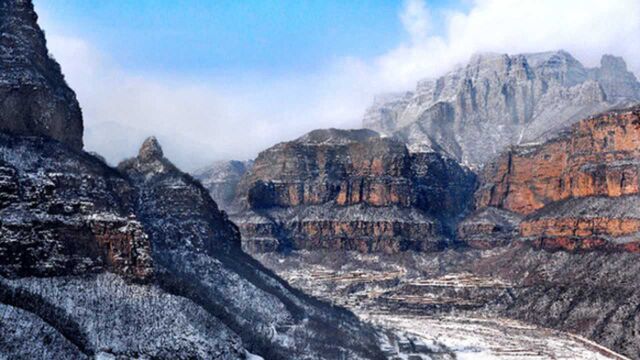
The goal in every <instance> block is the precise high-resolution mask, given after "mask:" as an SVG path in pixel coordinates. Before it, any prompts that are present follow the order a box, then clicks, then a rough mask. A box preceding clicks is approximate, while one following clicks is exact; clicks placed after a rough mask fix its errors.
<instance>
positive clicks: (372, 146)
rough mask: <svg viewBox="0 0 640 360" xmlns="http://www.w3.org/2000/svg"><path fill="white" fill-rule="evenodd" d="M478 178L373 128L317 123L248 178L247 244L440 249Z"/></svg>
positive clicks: (242, 192)
mask: <svg viewBox="0 0 640 360" xmlns="http://www.w3.org/2000/svg"><path fill="white" fill-rule="evenodd" d="M474 186H475V177H474V175H473V174H472V173H471V172H470V171H468V170H466V169H463V168H461V167H460V166H459V165H458V164H457V163H456V162H455V161H451V160H448V159H446V158H444V157H442V156H441V155H439V154H437V153H410V152H409V151H408V149H407V148H406V146H405V145H403V144H402V143H401V142H398V141H396V140H393V139H390V138H381V137H380V136H379V135H378V134H377V133H375V132H373V131H370V130H335V129H329V130H316V131H313V132H311V133H309V134H307V135H305V136H303V137H301V138H299V139H297V140H294V141H291V142H286V143H281V144H278V145H276V146H274V147H272V148H270V149H267V150H265V151H264V152H262V153H260V155H259V156H258V158H257V159H256V160H255V163H254V166H253V168H252V169H251V170H250V171H249V172H247V173H246V174H245V175H244V176H243V178H242V180H241V181H240V183H239V185H238V191H237V200H236V201H237V202H238V203H239V204H240V206H241V207H242V208H243V211H241V212H239V213H237V214H234V216H233V220H234V221H235V222H236V223H237V224H238V225H239V226H240V229H241V231H242V234H243V241H244V243H245V248H246V249H247V250H250V251H265V250H273V249H278V248H280V249H283V248H306V249H316V248H325V249H333V250H338V249H343V250H344V249H348V250H359V251H362V252H371V251H374V252H375V251H384V252H397V251H403V250H409V249H415V250H435V249H438V248H440V247H441V246H442V245H443V242H444V241H445V236H446V235H447V231H448V229H449V225H450V223H449V222H448V221H445V219H447V220H449V219H455V218H456V216H458V215H459V214H461V213H463V212H464V211H465V210H466V205H468V204H469V199H470V196H471V194H472V192H473V189H474Z"/></svg>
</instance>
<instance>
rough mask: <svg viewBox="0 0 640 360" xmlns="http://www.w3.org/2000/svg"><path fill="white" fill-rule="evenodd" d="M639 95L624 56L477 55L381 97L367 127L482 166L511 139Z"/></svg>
mask: <svg viewBox="0 0 640 360" xmlns="http://www.w3.org/2000/svg"><path fill="white" fill-rule="evenodd" d="M637 101H640V83H639V82H638V81H637V79H636V78H635V76H634V75H633V73H631V72H629V71H628V70H627V68H626V64H625V62H624V60H623V59H622V58H619V57H614V56H611V55H605V56H603V57H602V61H601V65H600V67H598V68H586V67H584V66H583V65H582V64H581V63H580V62H579V61H577V60H576V59H575V58H573V57H572V56H571V55H570V54H569V53H567V52H565V51H554V52H545V53H532V54H519V55H511V56H510V55H506V54H478V55H475V56H474V57H472V58H471V60H470V61H469V63H468V64H466V65H465V66H462V67H459V68H458V69H455V70H453V71H451V72H449V73H448V74H446V75H444V76H442V77H439V78H437V79H426V80H422V81H420V82H418V85H417V87H416V90H415V91H413V92H405V93H400V94H389V95H385V96H381V97H379V98H377V99H376V100H375V101H374V104H373V105H372V106H371V107H370V108H369V109H368V110H367V112H366V114H365V116H364V119H363V126H364V127H365V128H370V129H373V130H376V131H380V132H381V133H383V134H388V135H392V136H395V137H397V138H399V139H401V140H403V141H405V142H407V144H409V145H410V147H411V148H412V149H416V150H417V149H423V150H424V149H434V150H438V151H443V152H445V153H447V154H449V155H450V156H451V157H453V158H455V159H457V160H459V161H461V162H462V163H464V164H467V165H469V166H471V167H474V168H479V167H481V166H482V165H484V164H485V163H487V162H488V161H490V160H491V159H492V158H493V157H494V156H496V155H498V154H499V153H501V152H502V151H503V150H504V149H505V148H506V147H508V146H509V145H512V144H521V143H526V142H531V141H540V140H541V139H542V140H544V139H546V138H547V137H548V136H550V135H553V134H554V133H556V132H557V131H559V130H561V129H562V128H564V127H566V126H568V125H570V124H572V123H573V122H575V121H578V120H580V119H582V118H584V117H587V116H589V115H593V114H596V113H599V112H601V111H605V110H607V109H610V108H612V107H616V106H623V105H625V104H627V105H630V104H632V103H634V102H637Z"/></svg>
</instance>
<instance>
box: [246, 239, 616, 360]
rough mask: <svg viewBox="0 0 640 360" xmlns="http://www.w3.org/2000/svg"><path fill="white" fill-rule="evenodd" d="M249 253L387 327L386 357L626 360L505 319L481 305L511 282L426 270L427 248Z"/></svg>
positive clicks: (430, 260) (429, 263) (574, 338)
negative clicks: (388, 253) (383, 253)
mask: <svg viewBox="0 0 640 360" xmlns="http://www.w3.org/2000/svg"><path fill="white" fill-rule="evenodd" d="M255 256H256V258H257V259H258V260H259V261H261V262H262V263H263V264H265V265H266V266H267V267H269V268H271V269H272V270H274V271H275V272H276V273H277V274H278V275H280V276H281V277H283V278H284V279H286V280H287V281H289V282H290V284H291V285H293V286H294V287H297V288H299V289H301V290H303V291H305V292H307V293H309V294H311V295H313V296H316V297H318V298H321V299H324V300H326V301H329V302H331V303H333V304H335V305H339V306H344V307H347V308H348V309H350V310H351V311H353V312H354V313H356V314H357V315H358V316H359V317H360V318H361V319H363V320H365V321H368V322H371V323H373V324H375V325H379V326H380V327H381V328H386V329H390V330H389V331H387V337H386V338H384V339H383V342H387V343H386V344H385V345H384V346H383V349H385V352H386V353H387V354H388V355H390V357H391V358H392V359H396V358H397V359H409V360H414V359H415V360H418V359H501V360H505V359H514V360H515V359H594V360H596V359H627V358H626V357H624V356H622V355H619V354H617V353H615V352H613V351H611V350H609V349H607V348H605V347H603V346H600V345H598V344H596V343H595V342H592V341H590V340H587V339H586V338H584V337H581V336H578V335H574V334H572V333H569V332H565V331H559V330H552V329H548V328H545V327H541V326H536V325H531V324H529V323H527V322H523V321H518V320H512V319H509V318H507V317H506V316H504V315H503V314H502V313H500V311H498V310H496V309H495V308H496V306H492V305H489V304H490V303H492V302H494V301H495V300H496V299H499V298H501V297H504V295H505V293H507V294H508V293H510V291H511V289H514V288H517V287H518V286H519V285H518V284H513V283H511V282H510V281H509V280H507V279H500V278H497V277H489V276H478V275H472V274H471V273H470V272H465V271H460V272H457V273H456V272H449V270H450V269H440V270H434V269H437V267H438V265H437V264H434V257H433V256H431V255H421V254H417V253H411V254H404V255H398V256H396V257H391V258H389V257H385V258H384V260H383V261H380V260H381V259H380V258H379V255H363V254H358V253H350V254H348V255H346V256H335V255H332V254H328V253H325V254H317V253H314V252H307V251H297V252H293V253H291V254H287V255H281V254H276V253H266V254H258V255H255ZM444 256H445V257H447V256H449V255H444ZM450 260H452V259H451V258H448V259H444V260H443V259H439V260H438V261H450ZM476 260H477V259H476ZM453 263H455V261H453ZM418 269H421V270H418ZM430 272H431V275H432V276H430Z"/></svg>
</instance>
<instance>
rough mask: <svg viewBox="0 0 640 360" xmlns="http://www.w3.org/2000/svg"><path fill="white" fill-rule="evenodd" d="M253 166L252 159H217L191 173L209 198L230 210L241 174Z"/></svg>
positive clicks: (222, 207)
mask: <svg viewBox="0 0 640 360" xmlns="http://www.w3.org/2000/svg"><path fill="white" fill-rule="evenodd" d="M252 166H253V161H235V160H232V161H217V162H215V163H213V164H212V165H210V166H208V167H205V168H202V169H199V170H197V171H195V172H194V173H193V176H194V177H195V178H196V179H198V180H199V181H200V182H201V183H202V186H204V187H205V188H206V189H207V190H209V194H210V195H211V198H212V199H213V200H214V201H215V202H216V204H218V206H219V207H220V208H221V209H223V210H227V211H230V210H231V208H232V205H233V200H234V199H235V197H236V189H237V187H238V183H240V179H241V178H242V175H244V173H246V172H247V171H248V170H249V169H251V167H252Z"/></svg>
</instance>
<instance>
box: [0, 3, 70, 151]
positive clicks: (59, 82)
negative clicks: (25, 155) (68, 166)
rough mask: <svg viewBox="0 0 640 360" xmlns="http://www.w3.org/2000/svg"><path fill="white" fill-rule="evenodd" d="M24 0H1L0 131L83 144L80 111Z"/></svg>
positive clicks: (33, 14)
mask: <svg viewBox="0 0 640 360" xmlns="http://www.w3.org/2000/svg"><path fill="white" fill-rule="evenodd" d="M37 19H38V17H37V15H36V13H35V12H34V10H33V4H32V3H31V1H28V0H20V1H18V0H2V1H0V68H1V69H2V71H0V130H2V131H9V132H11V133H14V134H20V135H38V136H48V137H50V138H53V139H55V140H58V141H61V142H64V143H66V144H68V145H69V146H71V147H72V148H74V149H76V150H79V149H82V131H83V126H82V113H81V110H80V106H79V105H78V101H77V100H76V95H75V93H74V92H73V90H71V89H70V88H69V87H68V86H67V84H66V82H65V80H64V76H63V75H62V72H61V71H60V66H59V65H58V63H57V62H56V61H55V60H53V59H52V58H51V57H50V56H49V53H48V51H47V47H46V41H45V38H44V33H43V32H42V30H41V29H40V27H39V26H38V24H37Z"/></svg>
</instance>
